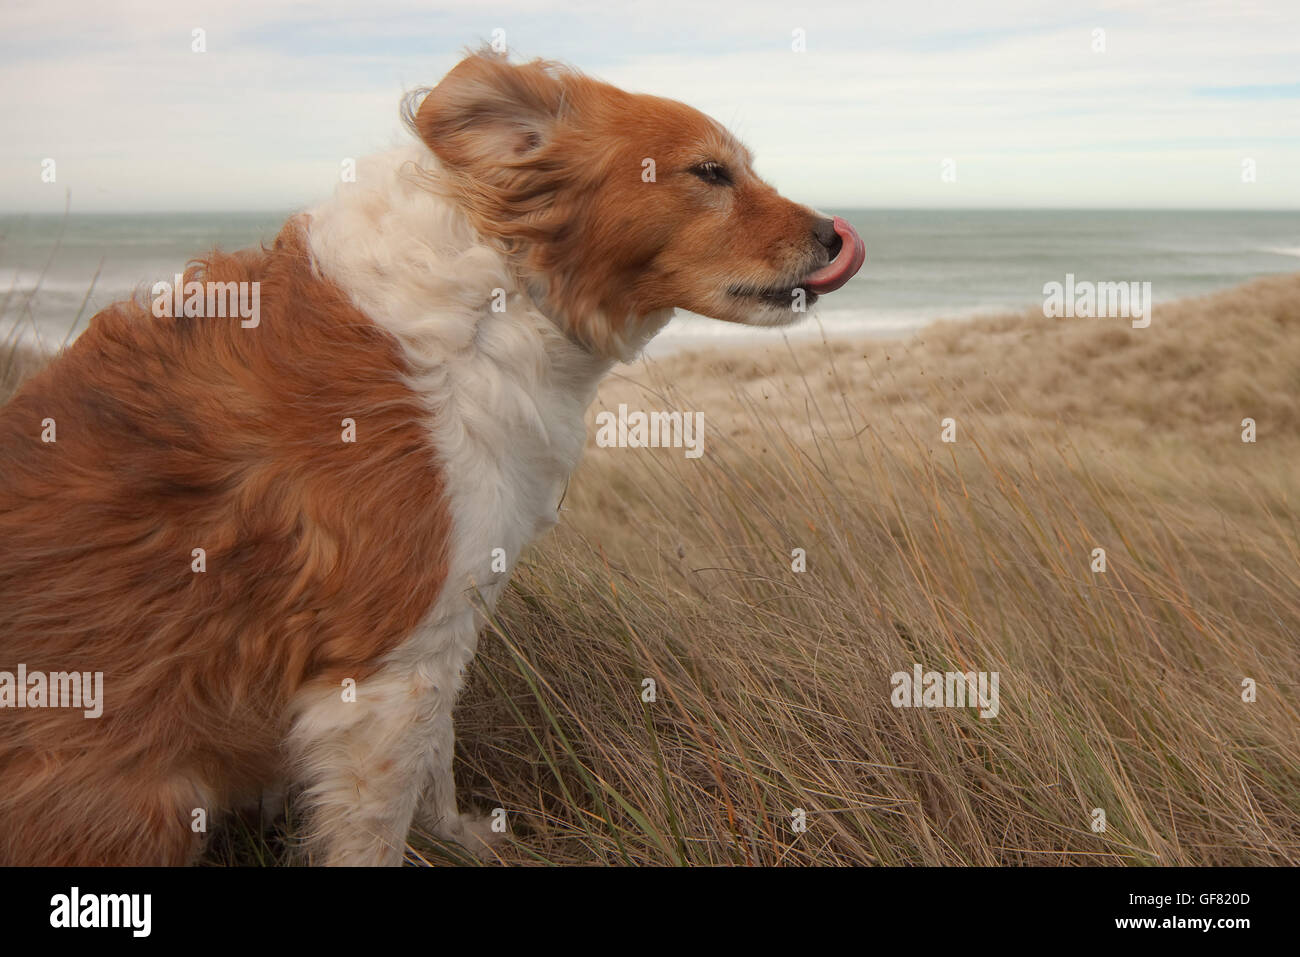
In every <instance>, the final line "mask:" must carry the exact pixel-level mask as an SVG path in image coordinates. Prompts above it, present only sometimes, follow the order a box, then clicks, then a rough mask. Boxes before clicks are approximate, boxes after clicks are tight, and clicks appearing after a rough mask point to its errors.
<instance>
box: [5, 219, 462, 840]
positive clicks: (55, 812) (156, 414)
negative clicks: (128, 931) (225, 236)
mask: <svg viewBox="0 0 1300 957" xmlns="http://www.w3.org/2000/svg"><path fill="white" fill-rule="evenodd" d="M305 241H306V238H305V235H304V233H303V229H302V223H301V222H298V221H292V222H290V223H289V224H288V225H287V226H286V227H285V229H284V231H283V233H282V234H281V236H280V238H279V240H278V241H277V242H276V244H275V246H274V247H273V248H272V249H270V250H267V251H265V252H253V253H242V254H237V255H235V256H225V255H215V256H213V257H212V258H211V259H210V260H208V262H207V263H206V265H204V266H202V267H200V268H198V269H196V270H191V272H190V274H188V275H187V277H186V278H187V279H192V280H198V281H211V282H223V283H224V282H246V283H251V282H259V283H260V284H261V287H260V289H261V302H262V318H261V322H260V324H259V328H257V329H255V330H247V329H243V328H241V327H240V323H239V322H238V321H237V320H232V319H220V318H207V317H199V318H193V317H185V318H176V319H172V318H162V319H159V318H155V317H153V316H152V315H150V313H149V310H148V309H146V308H145V307H143V306H141V305H139V304H137V303H127V304H119V305H117V306H114V307H112V308H110V309H108V310H106V311H105V312H103V313H101V314H100V315H99V316H97V317H96V318H95V319H94V320H93V321H92V323H91V324H90V327H89V329H88V330H87V331H86V332H85V333H84V334H83V335H82V336H81V337H80V338H79V339H78V340H77V341H76V342H75V343H74V344H73V345H72V346H71V348H70V349H69V350H68V351H67V353H66V354H65V355H64V356H62V357H61V358H59V359H58V360H56V361H55V362H54V363H52V364H51V365H50V366H49V367H48V368H46V369H45V370H43V371H42V372H40V373H38V374H37V375H36V376H34V377H33V378H32V379H30V380H29V381H28V382H27V383H26V384H25V385H24V386H23V387H22V388H21V389H20V390H19V392H18V393H17V394H16V395H15V396H14V398H13V399H12V400H11V401H10V402H9V403H8V404H7V405H6V406H5V407H4V408H3V409H0V669H4V670H6V671H10V672H11V673H13V672H16V669H17V668H18V667H19V666H20V665H22V666H25V670H26V671H27V672H28V673H29V674H32V673H38V672H39V673H41V674H43V675H52V674H54V673H57V672H69V673H71V672H76V673H78V674H82V675H93V674H94V673H95V672H102V674H103V696H104V698H105V699H106V702H107V706H105V707H103V713H102V715H101V716H99V717H94V718H88V717H86V716H85V715H84V713H83V710H82V709H78V708H72V707H50V706H48V705H52V704H58V703H59V702H57V701H54V702H51V701H49V700H48V695H49V689H47V690H46V693H45V694H44V695H41V694H40V693H39V691H38V690H34V689H32V688H29V687H17V688H15V689H14V691H15V693H16V695H18V696H22V703H23V704H24V705H26V704H29V703H30V704H36V705H38V706H37V707H17V705H18V702H17V701H14V702H13V703H12V705H13V706H10V707H6V708H5V709H4V710H3V711H0V780H2V781H3V782H4V787H3V788H0V863H4V864H22V863H90V864H95V863H142V864H149V863H180V862H184V861H186V860H187V859H189V858H190V856H191V855H192V853H193V851H194V849H195V848H196V847H197V843H198V840H197V839H198V835H197V834H196V833H195V829H194V827H193V823H194V821H195V820H196V817H195V813H194V812H195V811H196V810H201V811H202V812H203V814H204V815H205V816H215V814H216V812H217V810H218V809H219V808H221V807H224V806H227V805H228V804H230V803H231V802H233V801H237V800H240V799H241V798H248V797H255V796H256V795H257V793H258V789H259V788H261V787H262V786H263V785H264V784H265V783H266V782H267V781H268V780H271V779H273V778H275V777H277V776H278V775H279V774H280V773H281V772H282V770H283V769H282V768H281V767H280V765H281V764H282V762H283V761H284V759H285V755H284V754H283V752H282V751H281V748H280V745H281V742H282V740H283V737H284V732H285V729H286V724H287V721H288V715H287V713H286V708H287V706H288V704H289V702H290V701H291V700H292V698H293V696H294V695H295V693H297V692H298V691H299V690H300V689H302V688H303V687H304V686H306V685H308V684H309V683H312V682H318V683H321V684H322V685H329V686H332V687H333V688H338V687H339V685H340V683H341V682H342V680H343V679H344V678H353V679H356V680H362V679H364V678H365V677H366V676H367V675H368V674H369V673H370V672H371V671H373V670H374V669H375V668H376V667H377V666H378V662H379V660H380V659H381V658H382V656H383V655H384V653H385V652H386V651H388V650H389V649H391V648H392V647H394V646H396V645H397V644H398V643H399V642H400V641H401V640H402V639H403V638H404V637H406V636H408V635H409V634H410V633H411V632H412V631H413V629H414V628H415V627H416V625H417V624H418V622H419V620H420V619H421V617H422V616H423V615H424V614H425V613H426V612H427V610H428V609H429V607H430V606H431V605H432V604H433V602H434V600H435V597H436V595H437V593H438V590H439V588H440V586H441V584H442V580H443V578H444V577H445V571H446V569H445V564H446V545H447V542H446V539H447V531H448V517H447V514H446V509H445V507H444V506H443V504H442V494H441V493H442V489H441V480H440V477H439V474H438V471H437V468H436V466H435V463H434V460H433V456H432V455H431V454H430V451H429V446H428V440H427V433H426V430H425V428H424V427H423V425H422V419H424V418H426V417H427V415H428V413H427V410H426V409H425V408H424V407H423V406H422V405H421V404H420V402H419V401H418V399H417V398H416V396H415V395H414V394H413V393H412V391H411V390H410V388H409V387H408V386H407V385H405V384H404V383H403V375H404V374H405V372H406V369H405V368H404V366H403V360H402V357H401V354H400V352H399V349H398V347H397V344H396V343H395V342H394V341H393V340H392V339H391V338H390V337H389V336H387V335H386V334H384V333H383V332H382V331H380V330H379V329H378V328H377V327H376V326H375V325H374V324H373V323H371V322H370V321H369V320H368V319H366V317H364V316H363V315H361V314H360V313H358V312H357V311H356V310H355V309H354V308H353V307H351V306H350V305H348V304H347V302H346V300H345V297H343V296H342V295H341V294H340V293H339V291H338V290H337V288H335V287H333V286H332V285H330V284H329V283H327V282H323V281H321V280H320V279H319V277H315V276H313V275H312V270H311V267H310V262H309V258H308V254H307V251H306V248H305ZM344 419H352V420H353V421H354V422H356V423H360V428H361V429H363V430H364V437H365V441H364V442H359V443H349V442H344V441H343V440H342V434H343V431H344V425H343V420H344ZM51 420H52V423H51ZM51 424H52V427H53V433H52V434H51V433H50V430H49V426H50V425H51ZM43 437H44V438H45V439H49V438H53V439H54V440H53V441H43ZM376 502H383V503H385V504H386V507H385V508H375V507H373V503H376ZM402 503H407V505H408V506H409V507H401V505H402ZM196 549H202V550H203V552H202V556H203V557H202V561H199V559H197V558H196V552H195V550H196ZM196 568H204V570H202V571H199V570H196ZM42 697H44V698H45V699H46V700H45V701H41V698H42ZM42 704H43V705H46V706H39V705H42ZM101 704H102V703H101Z"/></svg>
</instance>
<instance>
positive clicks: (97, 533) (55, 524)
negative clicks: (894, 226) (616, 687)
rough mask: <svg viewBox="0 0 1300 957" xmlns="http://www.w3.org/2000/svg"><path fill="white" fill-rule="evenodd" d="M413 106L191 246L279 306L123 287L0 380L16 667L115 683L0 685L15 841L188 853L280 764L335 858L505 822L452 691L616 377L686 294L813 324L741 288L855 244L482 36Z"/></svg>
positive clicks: (392, 849) (721, 306) (733, 315)
mask: <svg viewBox="0 0 1300 957" xmlns="http://www.w3.org/2000/svg"><path fill="white" fill-rule="evenodd" d="M409 121H410V124H411V126H412V128H413V130H414V131H415V132H416V133H417V137H418V138H417V141H416V142H414V143H413V144H412V145H411V146H410V147H408V148H404V149H401V150H398V151H396V152H394V153H391V154H388V155H384V156H379V157H375V158H373V159H371V160H368V161H364V162H363V163H362V164H361V165H360V166H359V169H358V176H357V182H356V184H355V185H347V186H345V187H343V188H341V189H340V191H339V192H338V194H337V195H336V196H335V197H334V198H333V199H332V200H330V201H329V202H327V203H325V204H323V205H321V206H319V207H317V208H316V209H313V210H311V211H310V212H309V213H307V214H305V215H302V216H299V217H295V218H294V219H291V220H290V221H289V222H288V223H287V224H286V225H285V227H284V229H283V230H282V232H281V233H280V235H279V237H278V238H277V239H276V240H275V242H274V244H273V245H272V246H271V247H270V248H267V249H263V250H260V251H250V252H242V253H238V254H234V255H223V254H213V255H211V256H210V257H208V258H207V259H206V260H203V261H201V262H199V263H197V264H195V265H192V266H191V268H190V269H189V271H188V273H187V276H186V278H187V280H197V281H219V282H232V281H233V282H259V283H261V303H262V313H261V317H260V322H259V323H258V325H257V326H256V327H255V328H243V327H241V325H240V323H239V322H237V321H231V320H227V319H217V318H174V319H173V318H162V319H159V318H155V317H154V316H152V315H151V314H150V312H149V310H148V308H147V306H146V305H144V304H142V303H136V302H133V303H123V304H119V305H116V306H113V307H111V308H109V309H107V310H105V311H104V312H102V313H100V314H99V315H98V316H96V317H95V318H94V320H93V321H92V322H91V324H90V327H89V328H88V329H87V331H86V332H85V333H84V334H83V335H82V336H81V337H80V338H79V339H77V340H76V341H75V342H74V343H73V345H72V346H71V347H70V348H69V349H68V350H67V351H66V353H65V354H63V355H62V356H61V357H59V358H58V359H57V360H56V361H55V362H53V363H52V364H51V365H50V366H49V367H48V368H46V369H45V370H43V371H42V372H40V373H38V374H37V375H36V376H34V377H33V378H32V379H30V380H29V381H27V382H26V383H25V384H24V385H23V387H22V388H21V389H20V390H19V392H18V393H17V395H16V396H15V397H14V398H13V399H12V401H11V402H10V403H9V404H8V405H7V406H5V407H4V408H3V410H0V670H9V671H13V670H15V669H16V667H17V666H18V665H19V664H20V663H23V664H25V665H26V666H27V668H29V669H38V670H41V671H43V672H47V673H49V672H55V671H79V672H96V671H102V672H103V674H104V698H105V704H104V712H103V715H102V717H100V718H98V719H87V718H85V717H83V715H82V713H81V711H79V710H75V709H59V708H26V709H14V708H5V709H3V710H0V781H3V787H0V863H6V864H12V863H91V864H121V863H152V864H162V863H168V864H179V863H184V862H187V861H190V860H192V859H193V858H194V857H195V856H196V854H197V853H198V851H199V849H200V847H201V835H200V834H199V833H196V831H195V829H194V828H193V827H192V822H193V821H194V820H195V814H194V812H195V811H196V810H198V809H201V810H203V812H204V813H205V815H207V816H208V817H209V818H211V817H214V816H215V815H217V814H218V813H220V812H221V811H223V810H226V809H229V808H231V807H233V806H236V805H238V804H241V803H244V802H248V801H252V800H256V798H257V796H258V795H259V793H260V792H261V790H262V789H263V788H266V787H268V786H271V785H273V784H275V783H276V782H279V781H281V780H288V781H291V782H293V783H294V784H296V785H298V786H299V787H300V789H301V795H302V799H303V801H304V803H305V806H306V808H307V809H308V811H309V820H310V823H311V830H310V840H309V844H308V847H309V850H310V852H311V859H312V860H315V861H318V862H326V863H363V864H378V863H396V862H399V861H400V860H401V856H402V851H403V848H404V846H405V837H406V834H407V830H408V828H409V826H410V824H411V822H412V820H413V818H415V816H416V815H417V813H418V814H419V815H420V816H421V817H422V818H423V820H424V822H425V823H427V824H428V825H429V826H430V827H431V828H433V829H434V830H435V832H436V833H438V834H440V835H442V836H445V837H451V838H454V839H456V840H459V841H461V842H462V843H465V844H467V845H469V846H476V845H480V843H481V842H482V841H484V840H486V839H487V838H488V836H489V834H488V829H487V828H485V827H484V826H483V824H482V822H481V821H479V820H477V819H474V818H471V817H469V816H465V815H461V814H460V813H459V812H458V811H457V807H456V799H455V791H454V785H453V780H452V744H453V733H452V717H451V715H452V704H453V702H454V699H455V695H456V692H457V689H458V687H459V684H460V679H461V674H462V671H463V669H464V668H465V666H466V665H467V664H468V663H469V661H470V659H471V658H472V656H473V654H474V647H475V642H476V638H477V634H478V630H479V627H480V624H481V612H480V611H479V607H480V606H479V605H478V603H479V602H480V601H481V602H483V603H485V604H486V606H487V607H491V605H492V604H493V603H494V602H495V601H496V599H497V598H498V596H499V595H500V593H501V591H502V589H503V588H504V587H505V584H506V581H507V579H508V577H509V572H508V571H507V572H505V573H501V572H495V571H493V558H494V555H500V554H501V553H500V552H495V550H496V549H501V550H503V552H504V555H505V556H506V562H507V565H508V566H513V564H514V562H515V561H516V560H517V559H518V557H519V555H520V553H521V552H522V550H523V549H524V548H525V546H526V545H527V544H528V543H529V542H530V541H532V540H533V539H534V538H535V537H536V536H537V535H538V534H540V533H541V532H543V531H544V530H545V529H547V528H548V527H550V525H552V524H553V523H554V521H555V518H556V508H557V505H558V503H559V501H560V498H561V495H562V491H563V487H564V483H565V481H566V480H567V478H568V476H569V474H570V473H571V471H572V470H573V468H574V467H575V465H576V464H577V461H578V458H579V456H580V454H581V451H582V448H583V444H584V438H585V436H584V425H583V415H584V411H585V409H586V407H587V405H588V404H589V402H590V400H591V397H592V395H593V394H594V390H595V388H596V385H597V383H598V382H599V380H600V378H601V376H602V375H604V373H605V372H606V371H607V370H608V369H609V368H610V366H611V365H612V364H613V363H614V362H615V361H617V360H619V359H622V358H628V357H630V356H631V355H633V354H634V353H635V352H636V351H637V350H638V349H639V348H640V347H641V346H642V345H643V344H644V343H645V342H646V341H647V340H648V339H649V337H650V336H652V335H653V334H654V333H655V332H657V331H658V330H659V328H661V327H662V325H663V324H664V322H666V321H667V319H668V317H669V315H670V314H671V311H672V309H673V308H674V307H684V308H689V309H693V310H695V311H699V312H703V313H706V314H709V315H712V316H715V317H717V318H722V319H729V320H732V321H746V322H759V323H767V324H772V323H777V322H786V321H790V320H791V319H793V318H795V316H794V315H793V314H792V313H791V312H790V309H789V308H788V307H786V308H784V309H782V307H781V306H780V304H779V303H777V304H775V305H774V304H773V300H774V299H775V298H776V295H775V294H769V293H768V292H764V294H763V296H762V297H758V298H756V297H755V296H754V295H753V294H752V293H751V290H753V289H755V288H761V289H763V290H775V291H776V293H779V292H780V291H781V290H782V289H785V288H787V287H789V286H791V285H794V284H795V283H797V281H798V279H799V277H800V276H803V275H807V274H808V273H809V272H810V271H811V270H814V269H817V268H818V267H821V266H823V265H825V264H826V263H827V262H828V260H829V259H830V258H831V257H832V256H833V255H834V251H835V250H834V246H832V245H831V244H830V243H828V241H827V238H826V237H827V234H826V229H825V223H826V220H825V219H824V218H823V217H819V216H818V215H817V214H814V213H813V212H812V211H811V210H808V209H807V208H805V207H802V206H797V205H796V204H794V203H790V202H788V201H787V200H784V199H782V198H781V197H780V196H778V195H777V194H776V193H775V192H774V191H773V190H772V189H771V187H769V186H767V185H766V184H764V183H763V182H762V181H761V180H759V179H758V178H757V177H755V176H754V175H753V173H752V170H751V168H750V165H749V156H748V153H747V152H746V151H745V150H744V148H743V147H741V146H740V145H739V144H738V143H736V142H735V141H734V140H733V139H732V138H731V137H730V136H729V135H728V134H727V133H726V132H725V131H724V130H722V129H721V127H719V126H718V125H717V124H715V123H714V122H713V121H711V120H709V119H708V118H707V117H704V116H702V115H701V114H699V113H697V112H695V111H694V110H691V109H689V108H688V107H685V106H683V105H681V104H678V103H673V102H671V101H666V100H660V99H656V98H653V97H644V96H632V95H630V94H626V93H623V92H622V91H619V90H616V89H614V88H612V87H609V86H606V85H604V84H601V83H598V82H596V81H594V80H590V79H588V78H585V77H582V76H580V75H578V74H576V73H573V72H572V71H568V70H566V69H563V68H561V67H557V66H555V65H552V64H546V63H541V62H534V63H530V64H525V65H522V66H513V65H510V64H509V63H508V62H506V61H505V60H504V59H503V58H499V57H495V56H492V55H489V54H476V55H472V56H470V57H469V58H467V59H466V60H465V61H464V62H463V63H462V64H461V65H460V66H459V67H457V69H456V70H454V71H453V72H452V73H451V74H449V76H448V77H447V78H446V79H445V80H444V81H443V82H442V83H440V84H439V85H438V87H436V88H435V89H434V90H433V91H431V92H430V93H429V94H428V95H427V96H425V97H424V98H423V99H422V100H418V101H417V100H412V101H411V104H410V109H409ZM644 158H652V159H654V161H655V168H656V175H655V177H654V179H653V181H647V180H646V179H645V177H644V176H643V170H644V169H645V168H646V167H645V165H644V163H643V159H644ZM706 163H714V164H720V165H721V166H725V168H726V170H727V182H725V183H722V182H719V181H718V179H717V177H715V176H714V175H713V173H712V172H707V173H705V174H702V173H701V172H700V168H699V167H700V164H706ZM502 303H504V309H500V306H501V304H502ZM51 419H52V420H54V422H55V426H56V429H57V433H56V435H57V439H56V441H54V442H43V441H42V439H41V436H42V431H43V426H42V423H44V422H46V421H47V420H51ZM345 419H351V420H353V422H354V423H355V432H356V441H355V442H344V441H343V440H342V432H343V429H344V420H345ZM198 548H201V549H204V551H205V553H206V570H204V571H195V570H194V567H193V565H192V562H193V554H194V550H195V549H198ZM348 679H351V680H352V681H355V683H356V686H355V695H354V696H352V695H349V694H347V693H346V687H347V682H348ZM353 697H354V698H355V700H352V698H353Z"/></svg>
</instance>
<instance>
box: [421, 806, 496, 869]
mask: <svg viewBox="0 0 1300 957" xmlns="http://www.w3.org/2000/svg"><path fill="white" fill-rule="evenodd" d="M431 830H432V832H433V836H434V837H436V838H438V839H439V840H442V841H452V842H453V843H456V844H459V845H460V846H461V847H463V848H465V850H467V851H470V852H471V853H473V854H475V855H476V856H478V857H479V858H480V859H481V860H485V861H486V860H491V859H492V858H493V857H494V856H495V855H494V854H493V852H492V849H493V847H495V846H496V845H498V844H500V843H501V842H502V841H503V840H504V839H505V834H504V833H502V832H500V831H494V830H492V819H491V818H490V817H488V816H487V815H479V814H456V815H453V816H450V817H447V818H443V819H442V820H440V821H438V822H437V823H435V824H434V825H433V826H432V828H431Z"/></svg>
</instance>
